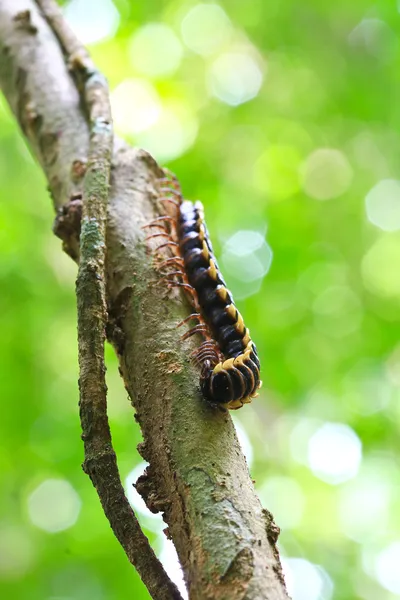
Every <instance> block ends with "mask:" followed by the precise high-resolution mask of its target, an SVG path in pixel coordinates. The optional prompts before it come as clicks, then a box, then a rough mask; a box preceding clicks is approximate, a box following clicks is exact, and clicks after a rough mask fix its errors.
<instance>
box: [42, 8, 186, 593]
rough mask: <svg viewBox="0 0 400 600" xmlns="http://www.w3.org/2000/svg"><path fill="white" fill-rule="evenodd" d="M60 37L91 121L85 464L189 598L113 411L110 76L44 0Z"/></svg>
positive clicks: (130, 530)
mask: <svg viewBox="0 0 400 600" xmlns="http://www.w3.org/2000/svg"><path fill="white" fill-rule="evenodd" d="M36 1H37V4H38V6H39V7H40V9H41V11H42V13H43V15H44V16H45V17H46V19H47V21H48V23H49V25H50V26H51V28H52V29H53V31H54V32H55V34H56V36H57V37H58V39H59V41H60V44H61V46H62V48H63V50H64V53H65V55H66V57H67V59H68V63H69V65H70V68H71V70H72V72H73V73H74V75H75V77H76V79H77V82H78V85H79V88H80V91H81V94H82V100H83V103H84V106H85V108H86V110H87V116H88V118H89V122H90V146H89V156H88V161H87V167H86V173H85V176H84V181H83V198H82V224H81V235H80V262H79V272H78V278H77V284H76V293H77V303H78V345H79V367H80V378H79V388H80V417H81V424H82V439H83V442H84V449H85V461H84V464H83V468H84V470H85V472H86V473H87V474H88V475H89V476H90V479H91V481H92V483H93V485H94V486H95V488H96V490H97V493H98V495H99V498H100V501H101V504H102V506H103V509H104V512H105V514H106V516H107V518H108V520H109V522H110V525H111V527H112V529H113V531H114V533H115V535H116V537H117V538H118V540H119V542H120V544H121V545H122V547H123V549H124V550H125V552H126V554H127V557H128V559H129V560H130V562H131V563H132V564H133V565H134V566H135V567H136V569H137V571H138V573H139V575H140V576H141V578H142V580H143V582H144V584H145V585H146V587H147V588H148V590H149V592H150V594H151V595H152V597H153V598H154V599H155V600H170V599H174V600H178V599H180V598H181V596H180V594H179V591H178V590H177V588H176V586H175V585H174V584H173V583H172V582H171V580H170V579H169V577H168V575H167V574H166V573H165V571H164V569H163V567H162V565H161V563H160V561H159V560H158V559H157V557H156V555H155V554H154V552H153V550H152V548H151V546H150V544H149V542H148V540H147V538H146V536H145V535H144V534H143V532H142V530H141V528H140V525H139V523H138V521H137V519H136V517H135V515H134V513H133V510H132V508H131V506H130V505H129V502H128V500H127V498H126V496H125V493H124V490H123V487H122V484H121V480H120V476H119V472H118V466H117V461H116V455H115V452H114V449H113V446H112V440H111V433H110V427H109V423H108V417H107V386H106V381H105V365H104V341H105V327H106V323H107V309H106V286H105V251H106V247H105V229H106V215H107V202H108V193H109V180H110V170H111V159H112V145H113V128H112V119H111V108H110V102H109V93H108V86H107V82H106V80H105V79H104V77H103V75H102V74H101V73H100V72H99V71H97V69H96V68H95V66H94V64H93V62H92V60H91V59H90V57H89V55H88V53H87V51H86V50H85V48H83V47H82V46H81V44H80V43H79V40H78V39H77V38H76V37H75V35H74V34H73V32H72V31H71V30H70V29H69V27H68V26H67V24H66V23H65V21H64V19H63V16H62V13H61V11H60V9H59V8H58V6H57V5H56V4H55V2H54V1H53V0H36Z"/></svg>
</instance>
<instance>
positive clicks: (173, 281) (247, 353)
mask: <svg viewBox="0 0 400 600" xmlns="http://www.w3.org/2000/svg"><path fill="white" fill-rule="evenodd" d="M161 184H162V187H161V191H162V193H163V196H162V197H161V199H160V201H161V203H162V204H163V205H164V207H165V209H166V211H167V212H166V214H165V215H163V216H160V217H158V218H157V219H155V220H153V221H152V222H151V223H149V224H148V225H147V226H146V227H148V228H153V227H154V228H157V229H158V232H157V233H151V234H150V235H149V236H148V237H147V239H151V238H155V237H160V238H165V240H166V241H165V242H164V243H162V244H161V245H160V246H159V247H158V250H160V249H162V248H168V249H169V252H170V255H169V256H168V257H167V258H165V259H164V260H163V261H162V262H161V263H160V264H159V268H160V269H164V268H165V269H167V272H166V275H165V276H164V277H163V279H165V280H166V281H167V283H168V286H169V287H175V286H176V287H181V288H183V289H184V291H185V292H186V293H187V295H188V298H189V301H190V303H191V304H192V306H193V308H194V310H195V312H194V313H192V314H191V315H190V316H189V317H187V318H186V319H184V321H182V322H181V323H180V324H179V326H181V325H183V324H184V323H187V322H188V321H189V320H191V319H193V320H197V321H198V324H197V325H195V326H194V327H192V328H191V329H189V331H187V332H186V333H185V334H184V335H183V336H182V337H183V339H186V338H187V337H189V336H191V335H194V334H200V335H202V337H203V343H202V344H201V345H200V346H199V348H197V349H196V350H195V351H194V352H193V353H192V358H193V359H194V361H195V362H196V364H198V365H199V366H200V368H201V375H200V387H201V391H202V394H203V396H204V398H205V399H206V400H208V401H209V402H211V403H213V404H217V405H220V406H223V407H225V408H229V409H238V408H241V407H242V406H243V404H246V403H248V402H251V400H252V398H254V397H255V396H257V395H258V394H257V390H258V389H259V388H260V386H261V381H260V362H259V359H258V355H257V350H256V347H255V345H254V343H253V341H252V340H251V338H250V333H249V330H248V329H247V328H246V326H245V325H244V322H243V318H242V316H241V314H240V313H239V311H238V310H237V308H236V306H235V304H234V302H233V299H232V296H231V294H230V292H229V290H228V289H227V287H226V284H225V281H224V279H223V277H222V275H221V272H220V270H219V268H218V264H217V261H216V259H215V256H214V253H213V249H212V245H211V242H210V239H209V235H208V231H207V227H206V224H205V221H204V211H203V206H202V204H201V202H196V203H192V202H190V201H188V200H184V199H183V197H182V194H181V191H180V188H179V185H178V183H177V181H176V179H175V178H174V177H173V176H172V175H171V174H169V172H166V177H165V178H164V179H162V180H161ZM170 268H172V269H174V270H173V271H168V269H170Z"/></svg>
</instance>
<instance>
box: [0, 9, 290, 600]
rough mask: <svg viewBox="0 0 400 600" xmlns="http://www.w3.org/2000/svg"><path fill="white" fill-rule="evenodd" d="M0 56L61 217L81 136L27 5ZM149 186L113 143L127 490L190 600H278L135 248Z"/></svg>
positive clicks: (261, 524) (139, 244)
mask: <svg viewBox="0 0 400 600" xmlns="http://www.w3.org/2000/svg"><path fill="white" fill-rule="evenodd" d="M24 11H28V12H27V13H24ZM22 13H23V14H24V15H25V16H21V14H22ZM18 15H20V16H18ZM0 53H1V54H0V84H1V86H2V89H3V91H4V93H5V96H6V98H7V100H8V102H9V104H10V106H11V109H12V110H13V112H14V114H15V115H16V117H17V119H18V121H19V123H20V125H21V128H22V130H23V132H24V134H25V136H26V137H27V138H28V140H29V143H30V146H31V148H32V150H33V153H34V154H35V156H36V157H37V158H38V160H39V162H40V164H41V165H42V167H43V170H44V172H45V174H46V176H47V178H48V180H49V186H50V190H51V193H52V197H53V200H54V206H55V208H56V209H60V208H61V207H62V206H63V205H66V204H67V203H69V202H70V201H73V200H74V199H75V198H76V197H77V195H78V196H79V195H80V194H81V193H82V177H81V175H80V171H81V170H80V168H79V165H80V164H84V163H85V162H86V159H87V155H88V147H89V131H88V126H87V123H86V120H85V118H84V116H83V114H82V113H81V109H80V105H79V97H78V93H77V91H76V88H75V85H74V83H73V81H72V79H71V78H70V75H69V73H68V70H67V68H66V66H65V62H64V60H63V57H62V53H61V51H60V48H59V45H58V42H57V40H56V38H55V37H54V35H53V34H52V32H51V31H50V29H49V28H48V26H47V24H46V23H45V22H44V21H43V19H42V18H41V16H40V15H39V14H38V12H37V10H36V9H35V5H34V3H33V2H32V1H30V0H0ZM160 175H161V171H160V168H159V167H158V166H157V164H156V163H155V161H154V160H153V159H152V158H151V157H150V156H149V155H148V154H147V153H146V152H144V151H141V150H136V149H132V148H129V147H127V146H126V145H125V144H123V143H119V144H118V148H116V149H115V152H114V156H113V168H112V174H111V192H110V204H109V214H108V227H107V263H106V268H107V276H108V279H107V302H108V310H109V316H110V320H109V327H108V333H109V337H110V339H112V341H113V343H114V346H115V347H116V350H117V352H118V355H119V358H120V364H121V372H122V375H123V377H124V381H125V384H126V387H127V390H128V392H129V394H130V397H131V398H132V402H133V406H134V408H135V411H136V418H137V419H138V421H139V423H140V425H141V427H142V430H143V436H144V440H145V441H144V443H143V444H142V445H141V447H140V448H139V451H140V453H141V454H142V456H143V457H144V458H145V459H146V460H148V461H149V463H150V467H149V468H148V471H147V476H144V477H143V478H141V480H140V481H139V482H138V488H139V490H140V492H141V493H142V494H143V496H144V497H145V499H146V502H147V504H148V506H149V507H150V508H151V509H152V510H154V511H159V510H161V511H163V512H164V518H165V520H166V522H167V523H168V534H169V535H170V537H171V538H172V539H173V541H174V543H175V546H176V549H177V552H178V555H179V558H180V561H181V564H182V567H183V570H184V574H185V578H186V581H187V585H188V588H189V593H190V598H191V599H193V600H200V599H210V600H211V599H213V600H214V599H221V600H222V599H226V600H236V599H237V600H239V599H244V598H246V599H249V600H250V599H252V600H256V599H257V600H259V599H268V600H283V599H287V598H288V596H287V593H286V589H285V585H284V582H283V578H282V572H281V567H280V562H279V556H278V552H277V550H276V546H275V542H276V539H277V533H278V530H277V528H276V526H275V525H274V523H273V520H272V517H271V515H270V514H269V513H268V512H267V511H265V510H263V509H262V507H261V504H260V502H259V500H258V498H257V496H256V495H255V492H254V488H253V484H252V482H251V479H250V476H249V472H248V468H247V465H246V462H245V459H244V457H243V454H242V451H241V449H240V446H239V443H238V440H237V437H236V434H235V430H234V427H233V424H232V421H231V418H230V416H229V414H228V413H223V412H219V411H217V410H215V409H213V408H211V407H210V406H208V405H207V404H206V403H205V402H204V401H203V400H202V398H201V397H200V394H199V390H198V373H197V372H196V371H195V369H194V368H193V367H192V365H191V364H190V362H189V360H188V358H187V356H188V353H189V349H191V348H192V346H191V343H190V342H189V341H188V342H185V343H184V344H182V343H181V342H180V341H179V335H180V332H179V331H177V329H176V324H177V322H178V321H179V320H180V319H181V318H183V317H184V316H186V315H187V307H186V305H185V303H184V302H183V301H182V300H181V298H180V297H179V296H178V295H171V294H169V295H168V296H167V295H166V293H165V291H164V288H163V287H162V286H160V283H159V281H158V278H157V273H156V272H155V271H154V269H153V267H152V260H151V256H149V254H148V252H147V251H146V247H145V244H144V242H143V232H142V231H141V229H140V228H141V226H142V225H144V224H146V223H147V222H149V221H150V220H151V218H152V217H153V215H154V213H155V211H156V207H157V197H158V187H159V186H158V178H159V177H160ZM72 206H74V205H73V204H72ZM64 212H65V214H66V215H67V216H68V212H69V211H68V210H65V211H64ZM64 216H65V215H64ZM72 230H73V227H72V228H71V231H72ZM66 237H68V236H66ZM71 239H72V240H73V235H72V236H71ZM69 242H70V239H67V245H68V244H69ZM73 243H74V242H73V241H72V242H71V244H69V245H70V246H71V245H73ZM75 245H76V240H75ZM75 250H76V247H75Z"/></svg>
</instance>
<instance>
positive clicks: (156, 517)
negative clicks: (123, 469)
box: [125, 462, 165, 533]
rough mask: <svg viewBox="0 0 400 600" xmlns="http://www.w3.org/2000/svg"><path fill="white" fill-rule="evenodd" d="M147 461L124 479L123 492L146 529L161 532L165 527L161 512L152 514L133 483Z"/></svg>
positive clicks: (137, 466) (141, 473)
mask: <svg viewBox="0 0 400 600" xmlns="http://www.w3.org/2000/svg"><path fill="white" fill-rule="evenodd" d="M147 466H148V463H146V462H141V463H139V464H138V465H136V467H135V468H134V469H132V471H131V472H130V473H129V474H128V476H127V477H126V479H125V494H126V496H127V498H128V500H129V503H130V505H131V506H132V508H133V509H134V511H135V513H136V514H139V515H140V522H141V524H143V526H144V527H146V529H149V530H150V531H154V532H156V533H161V532H162V530H163V529H164V527H165V523H164V521H163V518H162V516H161V513H157V514H154V513H152V512H151V511H150V510H149V509H148V508H147V506H146V503H145V501H144V500H143V498H142V496H141V495H140V494H139V493H138V492H137V491H136V488H135V486H134V484H135V483H136V481H137V480H138V478H139V477H140V476H141V475H143V473H144V470H145V468H146V467H147Z"/></svg>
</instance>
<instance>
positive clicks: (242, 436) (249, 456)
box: [232, 418, 254, 469]
mask: <svg viewBox="0 0 400 600" xmlns="http://www.w3.org/2000/svg"><path fill="white" fill-rule="evenodd" d="M232 420H233V423H234V425H235V429H236V435H237V437H238V440H239V444H240V446H241V448H242V452H243V454H244V455H245V457H246V461H247V466H248V467H249V469H250V467H251V465H252V464H253V454H254V453H253V446H252V444H251V441H250V438H249V436H248V435H247V432H246V430H245V429H244V427H243V426H242V425H241V424H240V422H239V421H238V420H237V419H236V418H234V419H232Z"/></svg>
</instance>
